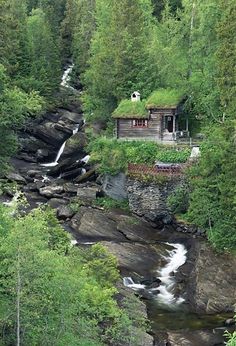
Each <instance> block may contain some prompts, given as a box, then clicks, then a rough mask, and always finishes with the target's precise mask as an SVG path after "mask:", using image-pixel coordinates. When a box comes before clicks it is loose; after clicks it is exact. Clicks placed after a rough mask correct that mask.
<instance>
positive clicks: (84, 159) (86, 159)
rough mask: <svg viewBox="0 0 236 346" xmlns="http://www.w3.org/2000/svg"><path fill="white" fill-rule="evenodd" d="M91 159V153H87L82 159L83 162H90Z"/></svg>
mask: <svg viewBox="0 0 236 346" xmlns="http://www.w3.org/2000/svg"><path fill="white" fill-rule="evenodd" d="M89 160H90V155H86V156H85V157H84V158H83V159H81V160H80V161H81V162H83V163H86V164H87V163H88V162H89Z"/></svg>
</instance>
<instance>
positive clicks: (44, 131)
mask: <svg viewBox="0 0 236 346" xmlns="http://www.w3.org/2000/svg"><path fill="white" fill-rule="evenodd" d="M34 135H35V137H37V138H39V139H41V140H42V141H43V142H46V143H47V144H50V145H52V146H53V147H54V148H58V147H60V145H62V143H63V142H64V141H65V140H66V139H67V138H68V137H70V136H71V135H72V130H68V129H67V128H61V131H59V130H57V129H56V128H55V123H51V122H48V123H45V124H44V125H39V126H37V127H36V129H35V131H34Z"/></svg>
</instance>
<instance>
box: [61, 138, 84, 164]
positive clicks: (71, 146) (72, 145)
mask: <svg viewBox="0 0 236 346" xmlns="http://www.w3.org/2000/svg"><path fill="white" fill-rule="evenodd" d="M86 144H87V136H86V135H85V133H84V132H78V133H76V134H75V135H73V136H72V137H70V138H69V139H68V140H67V142H66V145H65V149H64V151H63V154H62V156H61V160H64V159H66V158H69V157H71V156H73V157H75V158H81V156H82V154H85V152H84V147H85V146H86Z"/></svg>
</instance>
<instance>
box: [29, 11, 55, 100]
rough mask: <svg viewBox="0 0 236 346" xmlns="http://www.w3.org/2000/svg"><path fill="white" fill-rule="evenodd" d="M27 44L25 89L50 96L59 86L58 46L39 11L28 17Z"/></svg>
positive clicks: (43, 15) (44, 17)
mask: <svg viewBox="0 0 236 346" xmlns="http://www.w3.org/2000/svg"><path fill="white" fill-rule="evenodd" d="M27 43H28V51H29V76H28V78H26V79H25V84H24V85H25V88H26V89H35V90H39V91H40V93H41V94H42V95H45V96H49V95H52V94H53V92H55V91H56V90H57V88H58V87H59V84H60V75H61V69H60V59H59V52H58V46H57V44H56V43H55V41H54V39H53V35H52V32H51V30H50V26H49V24H48V22H47V19H46V16H45V14H44V12H43V11H42V10H41V9H36V10H33V11H32V14H31V15H30V16H29V17H28V20H27Z"/></svg>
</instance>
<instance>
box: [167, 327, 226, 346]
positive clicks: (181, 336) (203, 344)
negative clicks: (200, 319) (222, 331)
mask: <svg viewBox="0 0 236 346" xmlns="http://www.w3.org/2000/svg"><path fill="white" fill-rule="evenodd" d="M168 345H169V346H216V345H219V346H220V345H222V346H223V345H224V339H223V337H222V336H220V335H215V334H213V333H212V331H207V330H206V331H201V330H196V331H189V332H188V331H186V332H185V331H173V332H168Z"/></svg>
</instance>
